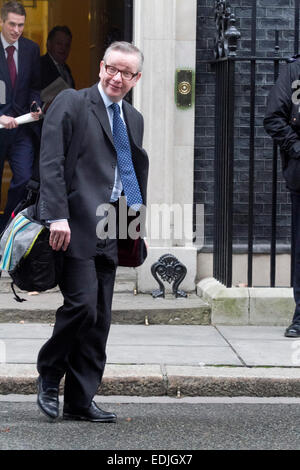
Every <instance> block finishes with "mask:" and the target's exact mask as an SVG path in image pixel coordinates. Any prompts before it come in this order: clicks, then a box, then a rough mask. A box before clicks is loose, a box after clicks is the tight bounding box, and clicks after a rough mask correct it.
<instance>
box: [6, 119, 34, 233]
mask: <svg viewBox="0 0 300 470" xmlns="http://www.w3.org/2000/svg"><path fill="white" fill-rule="evenodd" d="M0 132H1V135H0V177H1V179H2V173H3V168H4V161H5V158H6V159H7V160H8V162H9V165H10V168H11V171H12V179H11V182H10V186H9V190H8V195H7V203H6V207H5V211H4V214H3V216H1V220H0V231H1V230H2V229H3V228H4V227H5V225H6V222H7V221H8V219H9V218H10V215H11V213H12V211H13V210H14V208H15V207H16V206H17V204H18V203H19V202H20V201H21V200H22V199H23V197H24V196H25V194H26V185H27V183H28V181H29V180H30V178H31V175H32V167H33V160H34V145H33V141H32V136H31V134H30V131H29V130H28V129H26V126H21V127H18V128H16V129H10V130H8V129H2V130H1V131H0ZM0 189H1V185H0Z"/></svg>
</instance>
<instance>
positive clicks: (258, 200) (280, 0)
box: [194, 0, 295, 251]
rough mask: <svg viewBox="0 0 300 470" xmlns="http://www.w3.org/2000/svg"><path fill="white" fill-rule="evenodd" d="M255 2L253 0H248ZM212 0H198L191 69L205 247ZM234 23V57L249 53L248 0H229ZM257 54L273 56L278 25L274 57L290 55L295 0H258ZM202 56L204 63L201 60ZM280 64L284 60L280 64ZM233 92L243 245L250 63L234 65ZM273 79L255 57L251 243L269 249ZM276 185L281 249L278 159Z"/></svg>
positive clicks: (285, 243)
mask: <svg viewBox="0 0 300 470" xmlns="http://www.w3.org/2000/svg"><path fill="white" fill-rule="evenodd" d="M253 1H255V0H253ZM214 3H215V2H214V1H213V0H198V12H197V69H196V123H195V126H196V128H195V131H196V132H195V187H194V190H195V203H202V204H204V205H205V246H206V248H209V247H211V245H212V241H213V209H214V207H213V200H214V146H215V128H214V100H215V74H214V72H213V70H212V67H211V65H210V64H208V63H206V62H205V61H206V60H207V61H209V60H211V59H213V45H214V37H215V22H214ZM228 3H230V5H231V9H232V12H233V13H234V14H235V17H236V27H237V29H238V30H239V31H240V32H241V40H240V41H239V43H238V50H237V54H238V56H243V57H245V56H250V55H251V24H252V20H251V15H252V8H251V7H252V3H253V2H252V0H232V1H230V2H228ZM256 5H257V22H256V56H259V57H262V58H263V57H273V56H274V46H275V28H277V29H278V30H279V46H280V51H279V56H282V57H290V56H292V55H293V54H294V15H295V2H294V0H257V1H256ZM203 61H204V62H203ZM283 66H284V65H283ZM235 82H236V91H235V163H234V245H237V246H238V247H240V248H242V247H243V246H245V245H246V244H247V232H248V172H249V170H248V167H249V122H250V118H249V109H250V108H249V102H250V65H249V62H240V63H237V65H236V76H235ZM272 84H273V64H272V63H270V62H264V61H262V62H260V63H258V65H257V68H256V102H255V188H254V218H255V223H254V244H255V248H257V249H260V250H261V249H262V250H264V249H266V250H268V247H269V244H270V234H271V209H272V199H271V191H272V163H273V152H272V141H271V139H270V138H269V137H268V136H267V135H266V133H265V131H264V129H263V126H262V121H263V116H264V113H265V106H266V100H267V96H268V93H269V91H270V88H271V86H272ZM278 168H279V175H278V184H277V192H278V196H277V201H278V203H277V244H278V247H279V249H282V250H283V251H285V250H286V249H287V248H288V247H289V243H290V200H289V193H288V192H287V190H286V188H285V184H284V181H283V179H282V176H281V171H280V161H279V160H278Z"/></svg>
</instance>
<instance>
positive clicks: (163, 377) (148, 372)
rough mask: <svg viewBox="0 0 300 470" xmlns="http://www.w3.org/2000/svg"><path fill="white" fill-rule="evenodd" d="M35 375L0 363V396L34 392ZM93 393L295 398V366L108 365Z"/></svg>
mask: <svg viewBox="0 0 300 470" xmlns="http://www.w3.org/2000/svg"><path fill="white" fill-rule="evenodd" d="M36 379H37V372H36V369H35V366H34V365H24V364H13V365H11V364H4V365H0V394H2V395H8V394H23V395H31V394H35V393H36ZM62 388H63V382H62V384H61V393H62ZM98 394H99V395H105V396H108V395H127V396H129V395H131V396H173V397H177V398H180V397H183V396H207V397H209V396H210V397H211V396H215V397H216V396H232V397H234V396H235V397H237V396H256V397H284V396H286V397H299V396H300V381H299V368H276V367H274V368H262V367H258V368H247V367H193V366H187V367H186V366H166V365H164V366H160V365H158V364H150V365H110V364H108V365H107V366H106V369H105V374H104V377H103V382H102V385H101V387H100V389H99V391H98Z"/></svg>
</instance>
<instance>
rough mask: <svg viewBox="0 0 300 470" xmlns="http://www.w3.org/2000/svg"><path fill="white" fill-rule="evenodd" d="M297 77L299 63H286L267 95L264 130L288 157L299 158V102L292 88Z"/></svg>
mask: <svg viewBox="0 0 300 470" xmlns="http://www.w3.org/2000/svg"><path fill="white" fill-rule="evenodd" d="M299 78H300V65H299V63H298V61H296V62H293V63H290V64H287V65H286V66H285V67H284V70H283V71H282V73H281V74H280V75H279V77H278V79H277V81H276V83H275V85H274V86H273V88H272V89H271V92H270V94H269V96H268V102H267V110H266V114H265V118H264V128H265V130H266V132H267V133H268V134H269V135H270V136H271V137H272V138H273V139H274V142H276V144H278V145H279V147H280V150H281V151H282V152H284V153H285V155H286V156H287V157H288V158H300V137H299V135H300V134H298V130H297V125H298V122H297V121H298V120H299V116H298V115H299V113H298V108H299V106H300V103H299V104H297V102H295V98H296V96H297V90H296V89H295V88H293V83H294V82H295V80H299ZM299 84H300V82H299ZM293 94H294V95H293ZM298 95H299V92H298ZM292 98H293V100H292ZM293 101H294V103H293ZM299 101H300V100H299ZM293 116H294V118H293ZM292 119H294V121H295V122H293V120H292ZM299 132H300V127H299Z"/></svg>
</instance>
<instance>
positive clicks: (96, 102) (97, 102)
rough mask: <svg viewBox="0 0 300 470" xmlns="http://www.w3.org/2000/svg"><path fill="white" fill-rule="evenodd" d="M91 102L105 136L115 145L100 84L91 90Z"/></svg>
mask: <svg viewBox="0 0 300 470" xmlns="http://www.w3.org/2000/svg"><path fill="white" fill-rule="evenodd" d="M90 101H91V109H92V112H93V113H94V115H95V116H96V118H97V120H98V121H99V123H100V125H101V127H102V128H103V130H104V132H105V134H106V135H107V137H108V138H109V140H110V141H111V143H112V145H114V142H113V136H112V132H111V128H110V124H109V120H108V116H107V111H106V108H105V105H104V103H103V100H102V98H101V95H100V93H99V90H98V84H96V85H93V86H92V87H91V88H90Z"/></svg>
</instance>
